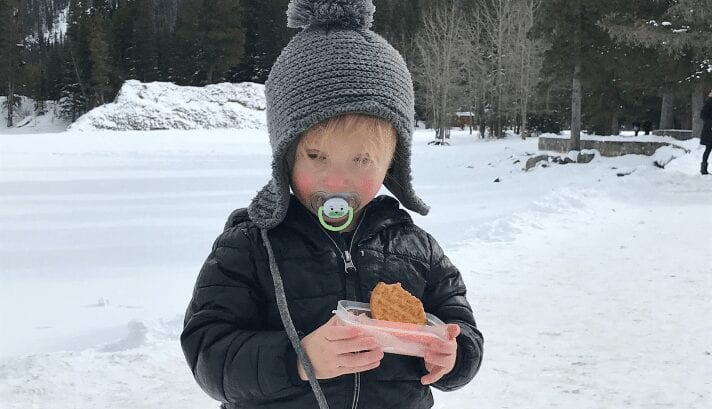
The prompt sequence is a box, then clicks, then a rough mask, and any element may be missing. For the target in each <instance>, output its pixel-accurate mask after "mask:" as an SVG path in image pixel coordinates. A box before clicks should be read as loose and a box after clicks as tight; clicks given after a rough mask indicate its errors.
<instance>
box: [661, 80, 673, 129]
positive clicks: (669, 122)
mask: <svg viewBox="0 0 712 409" xmlns="http://www.w3.org/2000/svg"><path fill="white" fill-rule="evenodd" d="M674 100H675V94H674V93H673V91H672V90H671V89H669V88H666V89H664V90H663V102H662V106H661V107H660V129H672V127H673V101H674Z"/></svg>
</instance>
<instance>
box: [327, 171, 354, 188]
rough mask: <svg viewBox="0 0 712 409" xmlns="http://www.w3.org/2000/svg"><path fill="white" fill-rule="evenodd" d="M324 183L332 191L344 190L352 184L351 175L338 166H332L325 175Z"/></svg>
mask: <svg viewBox="0 0 712 409" xmlns="http://www.w3.org/2000/svg"><path fill="white" fill-rule="evenodd" d="M322 184H323V186H324V188H325V189H327V190H329V191H330V192H344V191H347V190H349V189H348V188H349V187H350V186H351V176H350V175H349V173H348V172H346V171H345V170H343V169H340V168H338V167H332V168H331V169H330V171H329V172H327V174H326V175H325V176H324V179H323V180H322Z"/></svg>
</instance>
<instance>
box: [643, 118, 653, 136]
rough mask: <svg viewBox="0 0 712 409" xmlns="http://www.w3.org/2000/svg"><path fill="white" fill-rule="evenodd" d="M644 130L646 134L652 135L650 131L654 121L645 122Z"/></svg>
mask: <svg viewBox="0 0 712 409" xmlns="http://www.w3.org/2000/svg"><path fill="white" fill-rule="evenodd" d="M643 130H644V131H645V134H646V135H650V131H652V130H653V123H652V122H650V121H645V122H643Z"/></svg>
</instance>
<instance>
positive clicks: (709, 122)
mask: <svg viewBox="0 0 712 409" xmlns="http://www.w3.org/2000/svg"><path fill="white" fill-rule="evenodd" d="M700 118H702V131H701V132H700V144H701V145H704V146H705V152H704V153H703V154H702V164H701V165H700V173H701V174H703V175H709V172H708V171H707V161H708V160H709V158H710V152H712V91H710V93H709V95H707V99H706V100H705V104H704V105H703V106H702V111H701V112H700Z"/></svg>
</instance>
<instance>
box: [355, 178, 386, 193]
mask: <svg viewBox="0 0 712 409" xmlns="http://www.w3.org/2000/svg"><path fill="white" fill-rule="evenodd" d="M380 188H381V184H380V183H379V182H378V181H377V180H374V179H371V178H364V179H362V180H360V181H359V183H358V190H359V192H360V194H361V195H362V196H368V197H373V196H375V195H376V193H378V190H379V189H380Z"/></svg>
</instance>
